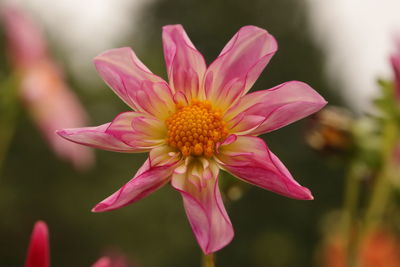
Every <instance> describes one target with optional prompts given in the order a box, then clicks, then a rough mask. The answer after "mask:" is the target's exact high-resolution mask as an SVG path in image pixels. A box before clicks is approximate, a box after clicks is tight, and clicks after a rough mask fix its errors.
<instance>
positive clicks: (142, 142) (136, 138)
mask: <svg viewBox="0 0 400 267" xmlns="http://www.w3.org/2000/svg"><path fill="white" fill-rule="evenodd" d="M106 133H108V134H110V135H113V136H114V137H116V138H117V139H119V140H121V141H122V142H124V143H126V144H127V145H129V146H131V147H135V148H138V149H139V148H142V149H147V150H150V149H151V148H154V147H157V146H160V145H162V144H163V143H164V142H165V136H166V128H165V125H164V123H163V122H161V121H160V120H158V119H157V118H155V117H152V116H148V115H146V114H143V113H137V112H124V113H121V114H119V115H118V116H117V117H116V118H115V119H114V120H113V121H112V122H111V124H110V126H109V127H108V128H107V130H106Z"/></svg>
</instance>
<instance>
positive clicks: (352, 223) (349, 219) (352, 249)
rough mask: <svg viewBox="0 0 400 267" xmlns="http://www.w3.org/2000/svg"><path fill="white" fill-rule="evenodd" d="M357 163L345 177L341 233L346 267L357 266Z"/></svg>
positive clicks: (358, 189)
mask: <svg viewBox="0 0 400 267" xmlns="http://www.w3.org/2000/svg"><path fill="white" fill-rule="evenodd" d="M358 173H359V171H358V165H357V162H353V163H352V164H351V165H350V168H349V172H348V174H347V177H346V189H345V190H346V192H345V200H344V207H343V233H344V239H345V242H346V243H345V246H346V251H347V254H346V258H347V259H346V261H347V266H348V267H354V266H357V261H356V259H357V257H356V255H357V247H358V227H357V226H358V224H357V212H356V211H357V206H358V200H359V193H360V182H359V177H358Z"/></svg>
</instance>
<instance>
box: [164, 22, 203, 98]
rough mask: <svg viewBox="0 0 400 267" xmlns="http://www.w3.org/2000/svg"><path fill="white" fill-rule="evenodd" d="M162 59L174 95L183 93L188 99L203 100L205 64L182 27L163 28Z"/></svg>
mask: <svg viewBox="0 0 400 267" xmlns="http://www.w3.org/2000/svg"><path fill="white" fill-rule="evenodd" d="M163 46H164V57H165V62H166V64H167V71H168V78H169V84H170V86H171V88H172V89H173V90H174V92H175V93H177V92H184V94H185V95H186V96H187V97H188V98H189V99H191V98H199V99H203V98H204V92H202V91H199V90H200V88H203V87H202V84H201V83H202V81H203V78H204V73H205V71H206V68H207V67H206V62H205V60H204V58H203V56H202V54H201V53H200V52H199V51H197V49H196V48H195V46H194V45H193V43H192V42H191V41H190V39H189V37H188V36H187V34H186V32H185V30H184V29H183V27H182V25H168V26H164V27H163Z"/></svg>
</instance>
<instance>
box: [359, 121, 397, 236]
mask: <svg viewBox="0 0 400 267" xmlns="http://www.w3.org/2000/svg"><path fill="white" fill-rule="evenodd" d="M398 135H399V129H398V126H397V125H396V122H395V121H393V120H388V121H387V122H386V125H385V128H384V133H383V144H382V169H381V171H380V173H379V174H378V175H377V177H376V181H375V185H374V187H373V191H372V195H371V198H370V202H369V204H368V207H367V211H366V214H365V221H364V223H365V225H364V226H365V227H364V234H366V233H367V232H368V231H369V230H371V229H373V228H374V227H375V226H377V224H379V221H380V219H381V218H382V215H383V213H384V211H385V208H386V206H387V205H386V204H387V201H388V200H389V195H390V192H391V187H390V176H391V173H392V168H393V164H394V162H393V155H394V154H393V153H394V147H395V144H396V141H397V139H398V138H399V136H398Z"/></svg>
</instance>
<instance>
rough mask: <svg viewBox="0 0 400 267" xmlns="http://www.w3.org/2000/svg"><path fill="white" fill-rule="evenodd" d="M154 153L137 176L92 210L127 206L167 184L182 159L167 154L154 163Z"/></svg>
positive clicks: (97, 210)
mask: <svg viewBox="0 0 400 267" xmlns="http://www.w3.org/2000/svg"><path fill="white" fill-rule="evenodd" d="M151 158H152V155H151V153H150V156H149V158H148V159H147V160H146V162H145V163H144V164H143V165H142V167H141V168H140V169H139V170H138V172H137V173H136V174H135V176H134V177H133V178H132V179H131V180H130V181H129V182H128V183H127V184H125V185H124V186H123V187H121V188H120V189H119V190H118V191H116V192H115V193H114V194H112V195H111V196H109V197H108V198H106V199H104V200H103V201H101V202H100V203H99V204H97V205H96V206H95V207H94V208H93V209H92V211H93V212H104V211H110V210H115V209H119V208H122V207H125V206H127V205H129V204H131V203H133V202H136V201H138V200H140V199H142V198H144V197H146V196H147V195H149V194H151V193H152V192H154V191H156V190H157V189H159V188H160V187H162V186H163V185H165V184H166V183H167V182H168V181H169V180H170V178H171V175H172V173H173V171H174V169H175V168H176V166H177V164H178V163H179V161H180V158H179V157H177V156H176V155H174V156H169V155H168V154H166V155H165V158H164V159H163V160H162V161H159V163H158V164H153V162H152V160H151Z"/></svg>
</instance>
